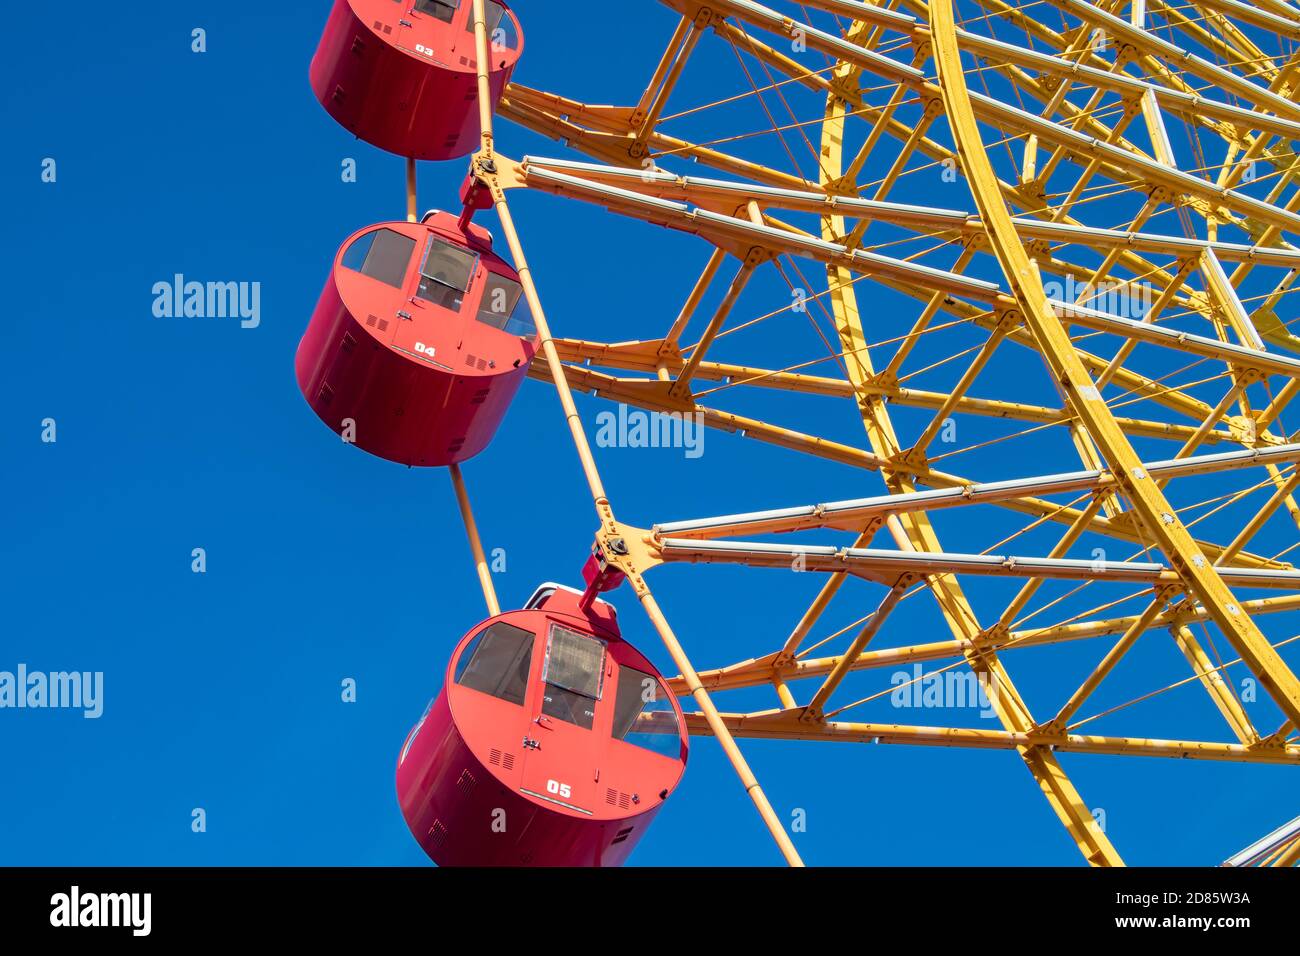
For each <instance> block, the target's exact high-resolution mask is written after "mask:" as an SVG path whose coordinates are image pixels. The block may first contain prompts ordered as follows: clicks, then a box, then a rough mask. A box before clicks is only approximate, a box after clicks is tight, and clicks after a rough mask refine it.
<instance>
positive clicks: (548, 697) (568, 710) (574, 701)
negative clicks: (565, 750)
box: [542, 624, 605, 730]
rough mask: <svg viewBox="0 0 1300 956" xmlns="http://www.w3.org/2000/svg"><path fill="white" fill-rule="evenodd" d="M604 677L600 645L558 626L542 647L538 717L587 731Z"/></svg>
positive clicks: (553, 626) (596, 641)
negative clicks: (542, 683) (542, 687)
mask: <svg viewBox="0 0 1300 956" xmlns="http://www.w3.org/2000/svg"><path fill="white" fill-rule="evenodd" d="M604 676H605V645H604V643H603V642H601V641H598V640H596V639H595V638H593V637H588V636H586V635H584V634H579V633H578V632H577V631H571V630H569V629H568V628H566V627H560V626H559V625H558V624H552V625H551V633H550V637H549V638H548V639H547V643H546V669H545V671H544V673H543V674H542V679H543V680H544V681H545V682H546V689H545V692H544V694H543V697H542V713H544V714H546V715H547V716H549V717H557V718H559V719H560V720H564V721H567V722H568V723H571V724H577V725H578V726H579V727H585V728H587V729H588V730H590V729H591V725H592V721H593V720H595V717H596V701H598V700H600V691H601V684H602V682H603V679H604Z"/></svg>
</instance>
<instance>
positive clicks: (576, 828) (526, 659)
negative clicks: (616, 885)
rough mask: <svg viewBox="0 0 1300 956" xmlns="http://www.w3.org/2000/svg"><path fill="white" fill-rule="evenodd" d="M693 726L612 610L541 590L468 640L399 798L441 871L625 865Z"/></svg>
mask: <svg viewBox="0 0 1300 956" xmlns="http://www.w3.org/2000/svg"><path fill="white" fill-rule="evenodd" d="M683 727H684V722H683V719H682V712H681V708H680V707H679V706H678V704H677V700H676V698H675V697H674V696H673V695H672V693H670V692H669V690H668V687H667V685H665V684H664V682H663V678H662V677H661V676H660V674H659V672H658V671H657V670H655V668H654V666H653V665H652V664H651V663H650V662H649V661H647V660H646V659H645V657H643V656H642V655H641V654H640V653H639V652H637V650H636V649H635V648H633V647H632V646H631V645H629V644H628V643H627V642H625V641H624V640H623V639H622V637H621V636H620V635H619V629H618V621H617V618H616V616H615V613H614V609H613V608H612V607H611V606H610V605H608V604H606V603H605V602H604V601H600V600H595V601H592V602H590V603H589V604H586V605H585V606H584V603H583V599H582V598H581V596H580V595H579V594H578V593H577V592H576V591H571V590H569V589H567V588H563V587H560V586H558V585H553V584H552V585H543V586H542V587H541V588H539V589H538V591H537V592H536V594H534V595H533V598H532V599H531V600H530V601H529V602H528V604H527V605H526V606H525V608H524V609H523V610H521V611H510V612H507V613H505V614H501V615H499V616H497V617H494V618H491V619H490V620H488V621H486V622H484V623H483V624H480V625H479V626H478V627H476V628H475V629H474V630H472V631H471V632H470V633H469V634H468V635H466V637H465V638H464V639H463V640H461V642H460V644H459V645H457V647H456V651H455V653H454V654H453V655H452V659H451V663H450V664H449V665H448V667H447V671H446V677H445V683H444V687H443V689H442V691H441V692H440V693H439V694H438V696H437V698H435V699H434V701H433V702H432V703H431V704H430V705H429V707H428V709H427V710H426V711H425V714H424V716H423V717H421V718H420V722H419V723H417V724H416V725H415V728H414V729H413V730H412V731H411V732H410V734H409V735H408V736H407V738H406V742H405V744H404V745H403V747H402V752H401V756H400V757H399V758H398V762H397V795H398V802H399V803H400V804H401V808H402V814H403V815H404V816H405V818H406V822H407V825H408V826H409V827H410V829H411V833H412V834H413V835H414V836H415V838H416V840H417V841H418V842H419V844H420V846H421V847H422V848H423V849H424V851H425V852H426V853H427V854H428V855H429V856H430V857H431V858H432V859H433V860H434V862H436V863H438V864H439V865H441V866H460V865H472V866H517V865H532V866H617V865H619V864H621V863H623V862H624V861H625V860H626V859H627V857H628V854H630V853H631V852H632V848H633V847H634V846H635V845H636V842H637V841H638V840H639V839H640V838H641V836H642V835H643V834H644V833H645V831H646V829H647V827H648V826H649V824H650V821H651V820H652V819H653V818H654V816H655V815H656V814H657V813H658V812H659V808H660V807H662V806H663V804H664V801H665V800H667V799H668V796H669V795H670V794H671V793H672V791H673V790H674V788H676V786H677V783H678V781H679V780H680V779H681V776H682V773H683V771H684V770H685V768H686V754H687V737H686V734H685V733H684V731H683Z"/></svg>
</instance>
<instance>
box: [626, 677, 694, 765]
mask: <svg viewBox="0 0 1300 956" xmlns="http://www.w3.org/2000/svg"><path fill="white" fill-rule="evenodd" d="M610 733H611V736H613V737H614V739H615V740H625V741H627V742H628V743H630V744H635V745H636V746H638V747H643V748H645V749H646V750H652V751H654V752H655V753H657V754H663V755H664V756H665V757H678V756H680V755H681V734H680V731H679V730H678V727H677V712H676V711H675V710H673V705H672V701H670V700H669V699H668V691H667V689H666V688H665V687H664V685H663V684H662V683H661V682H660V681H658V680H656V679H655V678H654V676H653V675H651V674H646V673H644V672H643V671H639V670H636V669H634V668H631V667H625V666H620V667H619V669H618V691H617V693H616V694H615V697H614V725H613V727H612V728H611V729H610Z"/></svg>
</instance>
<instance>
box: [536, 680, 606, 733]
mask: <svg viewBox="0 0 1300 956" xmlns="http://www.w3.org/2000/svg"><path fill="white" fill-rule="evenodd" d="M542 713H543V714H545V715H546V716H548V717H555V718H558V719H559V720H563V721H565V722H566V723H570V724H576V725H577V726H579V727H582V728H584V729H586V730H591V725H592V722H593V721H594V720H595V719H596V702H595V701H594V700H592V699H591V698H589V697H583V696H582V695H581V694H575V693H574V692H573V691H571V690H565V689H564V688H563V687H556V686H555V685H554V684H547V685H546V689H545V690H544V691H542Z"/></svg>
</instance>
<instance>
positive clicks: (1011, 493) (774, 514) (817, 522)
mask: <svg viewBox="0 0 1300 956" xmlns="http://www.w3.org/2000/svg"><path fill="white" fill-rule="evenodd" d="M1293 461H1300V444H1289V445H1274V446H1272V447H1266V448H1258V449H1246V450H1244V451H1230V452H1220V453H1217V454H1212V455H1193V456H1189V457H1187V458H1171V459H1168V460H1165V461H1155V462H1151V463H1149V464H1148V465H1146V471H1147V473H1148V474H1149V475H1150V476H1151V477H1152V478H1156V479H1168V478H1179V477H1183V476H1186V475H1197V474H1208V473H1210V472H1216V471H1226V470H1228V469H1231V468H1244V467H1250V466H1253V465H1268V464H1284V463H1287V462H1293ZM1107 475H1108V473H1107V472H1102V471H1069V472H1062V473H1060V474H1054V475H1042V476H1039V477H1036V478H1014V479H1010V480H1007V481H989V482H982V483H979V484H971V485H962V486H960V487H954V488H937V489H934V490H932V491H916V492H911V493H909V494H902V495H876V496H873V497H870V498H853V499H849V500H847V501H832V502H828V503H825V504H817V505H803V506H797V507H791V508H777V509H774V510H771V511H751V512H746V513H741V514H730V515H720V516H718V517H713V518H695V519H691V520H685V521H669V522H665V523H663V524H657V525H655V526H654V529H653V530H654V533H655V534H656V535H661V536H683V535H684V536H687V537H689V536H691V535H694V534H699V533H701V532H710V531H714V532H716V531H718V530H719V529H724V528H725V529H735V531H736V532H737V533H739V532H741V531H744V530H746V529H748V528H751V527H754V526H763V527H764V528H765V529H769V530H795V529H796V528H799V527H817V526H821V525H825V524H828V523H830V522H829V521H828V520H827V519H838V520H848V519H850V518H851V519H855V520H856V519H861V518H869V517H871V516H873V515H888V514H903V513H906V512H912V511H929V510H933V509H937V508H952V507H956V506H959V505H967V504H980V503H987V502H995V501H1001V500H1005V499H1008V498H1018V497H1021V496H1022V495H1027V494H1054V493H1058V492H1070V491H1084V490H1086V489H1089V488H1100V487H1102V486H1103V484H1107V483H1108V482H1105V481H1104V480H1103V479H1104V478H1105V477H1106V476H1107ZM773 524H777V525H790V526H791V527H789V528H777V529H770V528H769V526H771V525H773Z"/></svg>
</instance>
